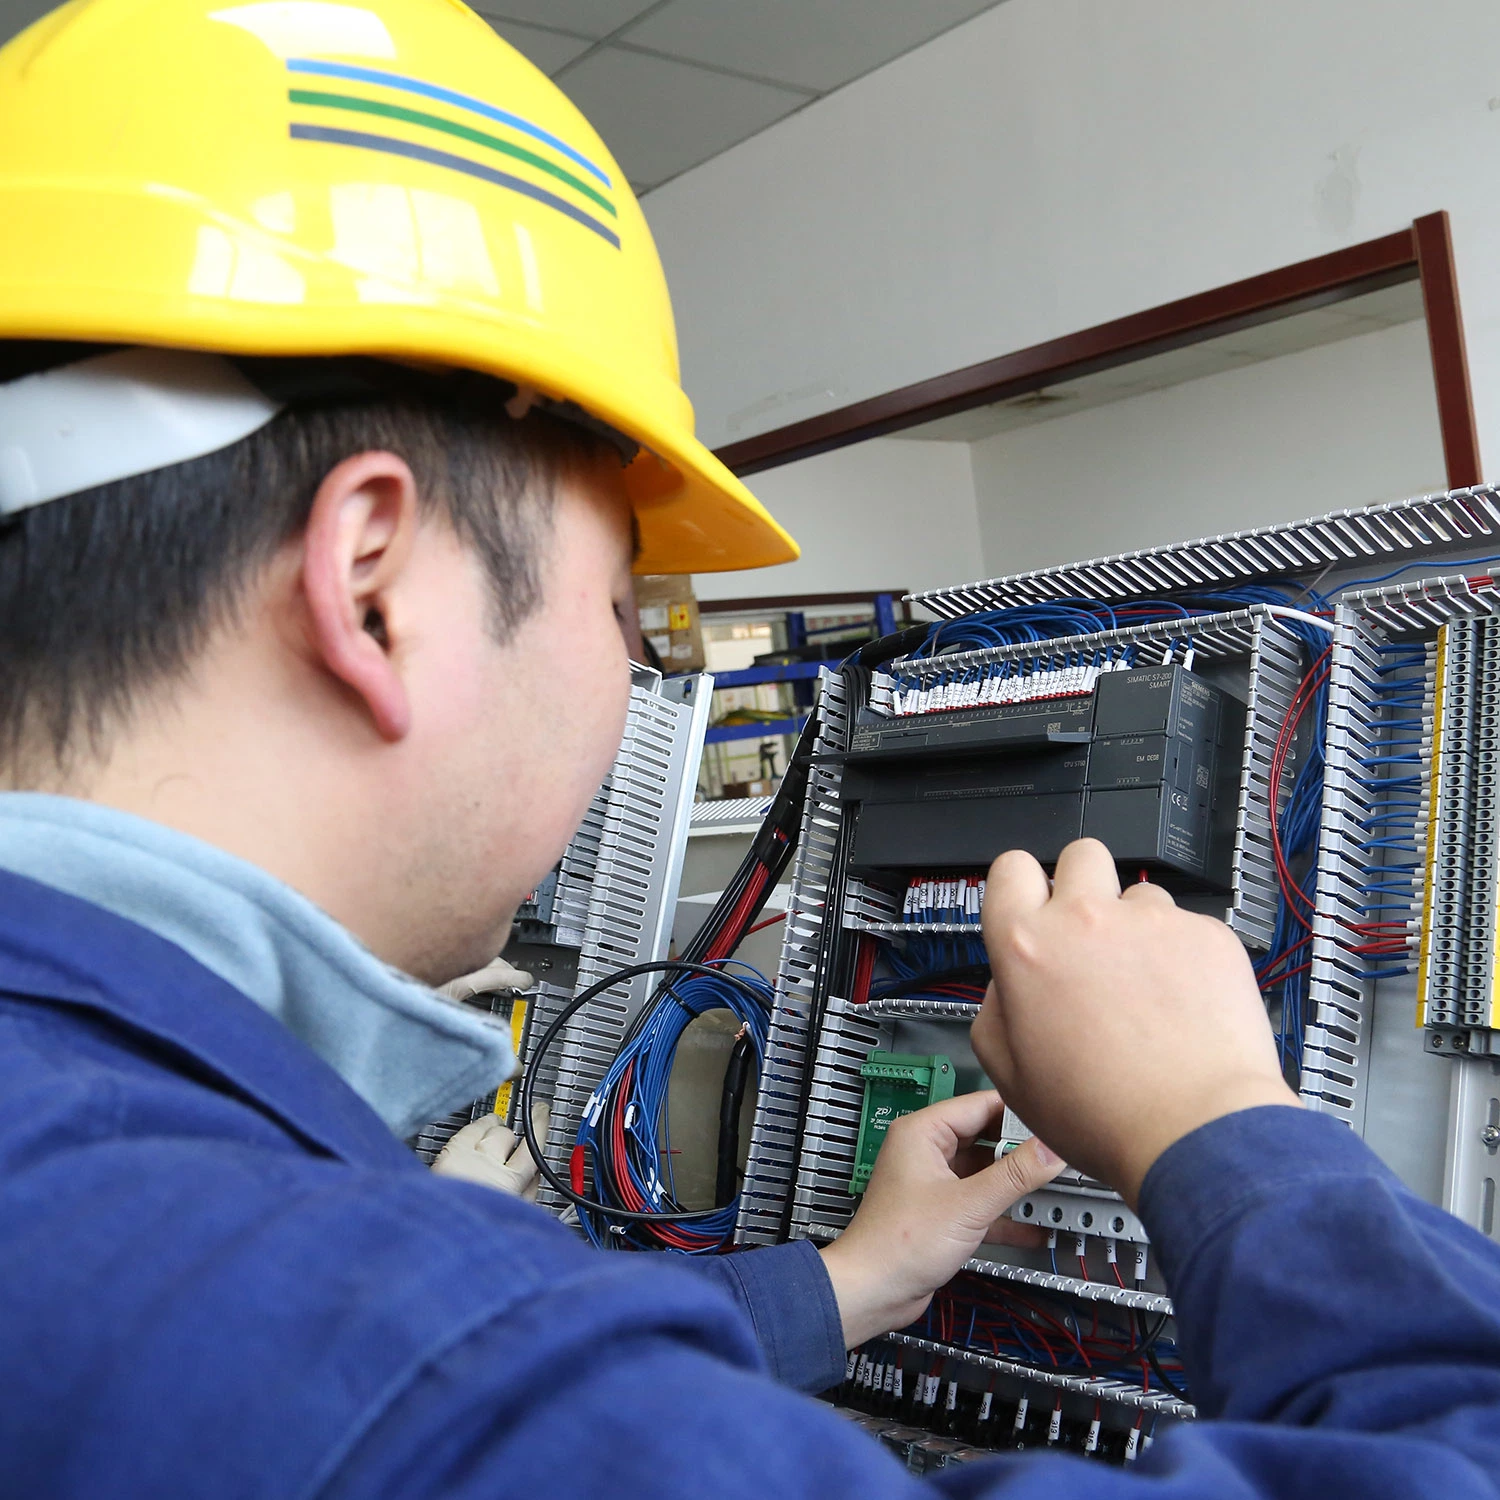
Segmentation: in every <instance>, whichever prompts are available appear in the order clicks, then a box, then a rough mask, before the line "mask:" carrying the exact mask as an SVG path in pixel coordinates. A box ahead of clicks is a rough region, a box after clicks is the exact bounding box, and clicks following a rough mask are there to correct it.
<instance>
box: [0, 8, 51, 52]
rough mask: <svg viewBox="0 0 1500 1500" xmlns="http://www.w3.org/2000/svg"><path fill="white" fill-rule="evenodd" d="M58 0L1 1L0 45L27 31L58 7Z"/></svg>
mask: <svg viewBox="0 0 1500 1500" xmlns="http://www.w3.org/2000/svg"><path fill="white" fill-rule="evenodd" d="M56 3H57V0H0V43H3V42H8V41H9V40H10V39H11V38H12V37H13V36H16V35H18V34H19V33H20V32H22V31H25V30H26V28H27V27H28V26H30V25H31V23H32V22H33V21H39V20H40V19H41V18H42V17H43V16H44V15H46V14H47V12H48V11H49V10H52V9H53V8H54V6H55V5H56Z"/></svg>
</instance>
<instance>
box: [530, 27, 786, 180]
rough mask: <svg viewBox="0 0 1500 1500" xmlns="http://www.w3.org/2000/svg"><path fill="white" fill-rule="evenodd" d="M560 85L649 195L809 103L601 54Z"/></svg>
mask: <svg viewBox="0 0 1500 1500" xmlns="http://www.w3.org/2000/svg"><path fill="white" fill-rule="evenodd" d="M558 82H559V83H560V84H561V85H562V88H563V89H564V91H565V92H566V93H567V94H568V96H569V97H570V98H571V99H572V100H573V102H574V103H575V104H576V105H577V106H578V107H579V109H581V110H582V111H583V112H584V114H585V115H587V116H588V119H589V122H590V124H592V125H593V127H594V129H595V130H597V131H598V132H599V134H600V135H602V136H603V137H604V140H605V142H606V143H607V144H608V146H609V149H610V151H611V152H612V153H613V154H614V157H615V159H616V160H617V161H618V162H619V163H620V165H621V166H622V167H624V168H625V171H626V173H627V174H628V176H629V177H630V180H631V181H632V182H633V183H636V184H638V185H639V186H641V187H654V186H655V185H656V184H657V183H660V182H665V181H666V180H667V178H669V177H675V176H676V175H677V174H678V173H679V172H685V171H687V169H688V168H689V167H695V166H697V165H698V163H699V162H701V161H706V160H707V159H708V158H709V157H710V156H717V155H718V153H719V152H720V151H725V150H727V149H728V148H729V147H730V146H732V145H734V144H735V143H736V142H737V141H742V140H744V139H745V137H746V136H748V135H753V134H754V133H755V132H756V131H757V130H762V129H764V128H765V127H766V126H767V125H769V124H771V123H772V122H773V121H775V120H779V119H780V118H781V117H782V116H783V115H787V114H790V113H791V112H792V110H794V109H797V108H798V107H800V106H801V105H803V104H805V103H806V102H807V95H806V94H803V93H798V92H794V91H793V90H790V89H783V88H776V87H774V86H772V85H769V84H762V83H752V82H750V81H748V80H746V79H743V78H731V77H729V76H727V75H726V74H723V73H710V72H706V71H705V70H704V69H702V68H695V67H691V66H689V65H688V64H686V63H678V62H672V61H671V60H670V59H667V58H660V57H652V56H649V55H648V54H646V53H642V52H622V51H620V50H618V49H617V48H614V47H601V48H600V49H599V50H598V51H597V52H593V53H590V54H589V55H588V56H587V57H585V58H584V59H583V60H582V61H581V62H579V63H577V64H575V65H574V66H573V67H570V68H568V69H567V70H566V72H564V74H563V75H562V77H561V78H559V79H558Z"/></svg>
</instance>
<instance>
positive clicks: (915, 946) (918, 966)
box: [854, 934, 990, 1004]
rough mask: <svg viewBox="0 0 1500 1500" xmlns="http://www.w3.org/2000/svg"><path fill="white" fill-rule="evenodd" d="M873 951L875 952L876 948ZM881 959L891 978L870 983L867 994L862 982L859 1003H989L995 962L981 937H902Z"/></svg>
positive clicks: (890, 944) (856, 992)
mask: <svg viewBox="0 0 1500 1500" xmlns="http://www.w3.org/2000/svg"><path fill="white" fill-rule="evenodd" d="M872 951H873V949H872ZM879 956H880V959H881V961H882V963H883V964H884V966H885V968H886V970H887V971H888V977H885V978H881V979H874V978H873V976H872V977H871V980H870V981H868V982H867V984H866V988H865V990H864V992H863V993H862V992H861V991H860V990H859V988H858V985H857V982H856V991H855V996H854V998H855V1002H856V1004H860V1003H863V1002H864V1001H865V1000H893V999H897V998H900V999H903V1000H967V1001H972V1002H973V1003H975V1004H977V1003H978V1002H980V1001H981V1000H983V999H984V991H985V987H986V985H988V983H989V977H990V961H989V955H988V954H987V953H986V952H985V948H984V942H983V940H982V939H981V938H979V937H977V936H976V937H958V936H954V937H933V936H927V935H925V934H924V935H921V936H918V935H916V934H913V935H912V936H911V937H905V938H902V939H901V940H900V941H899V942H892V943H887V944H885V945H884V946H883V948H882V949H881V951H880V955H879Z"/></svg>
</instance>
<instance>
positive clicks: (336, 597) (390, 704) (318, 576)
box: [302, 452, 418, 741]
mask: <svg viewBox="0 0 1500 1500" xmlns="http://www.w3.org/2000/svg"><path fill="white" fill-rule="evenodd" d="M417 522H418V515H417V483H416V480H415V479H414V478H413V477H412V472H411V469H410V468H408V467H407V465H406V463H405V461H404V460H402V459H400V458H398V457H397V456H396V455H395V454H394V453H382V452H371V453H358V454H355V455H354V456H353V457H352V458H346V459H345V460H344V461H343V462H342V463H341V464H339V465H338V467H337V468H334V469H331V470H330V471H329V472H328V474H327V476H326V477H325V478H324V480H323V482H322V484H320V485H319V486H318V492H317V494H316V495H315V496H314V497H313V503H312V511H311V513H310V514H309V516H308V519H307V530H306V532H305V534H304V536H303V542H302V592H303V595H304V598H305V601H306V605H307V613H308V628H309V640H308V645H309V646H310V648H311V650H312V652H313V654H314V656H315V657H316V658H317V659H319V660H320V661H321V662H322V664H323V665H324V667H326V668H327V670H328V671H329V672H331V673H332V674H333V675H334V676H335V677H337V678H338V679H339V680H340V681H341V682H343V683H344V684H345V685H346V686H347V687H349V688H351V689H352V690H353V691H354V692H355V693H357V694H358V695H359V697H360V698H361V699H362V700H363V701H364V704H365V706H366V708H368V710H369V712H370V717H371V719H372V720H373V721H374V724H375V728H376V730H377V731H378V733H379V734H380V735H381V737H382V738H383V739H386V740H390V741H396V740H400V739H403V738H405V736H406V734H407V732H408V731H409V730H410V728H411V703H410V700H409V698H408V696H407V692H406V684H405V682H404V681H403V680H402V676H401V673H400V671H399V670H398V668H397V658H398V656H399V652H400V649H401V645H402V640H401V634H400V631H399V630H398V629H397V628H396V624H395V622H393V620H392V618H391V601H392V592H393V589H394V586H395V584H396V582H397V581H398V580H399V579H400V577H401V575H402V573H403V571H404V570H405V568H406V567H407V565H408V563H409V562H410V560H411V555H412V548H413V544H414V543H415V540H416V531H417Z"/></svg>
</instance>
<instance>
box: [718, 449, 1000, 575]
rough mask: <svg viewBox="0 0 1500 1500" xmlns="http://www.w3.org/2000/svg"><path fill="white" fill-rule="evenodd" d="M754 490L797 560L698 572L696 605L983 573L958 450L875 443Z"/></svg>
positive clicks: (969, 480)
mask: <svg viewBox="0 0 1500 1500" xmlns="http://www.w3.org/2000/svg"><path fill="white" fill-rule="evenodd" d="M754 486H755V492H756V494H757V495H758V496H759V497H760V499H761V500H763V501H764V502H765V504H766V505H767V506H768V507H769V508H770V510H771V513H772V514H773V515H774V516H775V517H776V518H777V520H779V521H780V522H781V523H782V525H784V526H785V527H786V528H787V530H789V531H790V532H791V533H792V535H793V536H794V537H796V538H797V540H798V542H800V543H801V545H802V556H801V557H800V558H799V559H798V560H797V561H796V562H794V563H786V564H784V565H783V566H781V567H778V568H759V569H757V570H756V571H755V572H752V573H700V574H698V575H697V576H696V577H695V578H694V580H693V584H694V588H695V590H696V592H697V595H698V597H699V598H700V599H742V598H749V597H757V598H768V597H771V596H774V595H778V594H835V593H838V594H842V593H849V592H852V591H854V590H859V589H872V590H873V589H889V588H903V589H925V588H938V587H940V586H941V585H943V584H945V583H952V582H953V581H954V579H955V578H969V577H973V576H975V575H977V574H978V573H980V572H982V571H983V567H984V564H983V557H982V554H981V550H980V544H979V524H978V520H977V518H976V515H975V510H974V481H973V475H972V473H971V471H970V467H969V445H968V444H967V443H921V442H914V441H904V440H900V439H895V438H876V439H874V440H872V441H870V442H867V443H859V444H856V445H855V446H853V447H850V448H841V449H839V450H838V451H837V452H835V453H826V454H821V455H820V456H818V457H817V458H806V459H803V460H802V461H801V462H799V463H795V464H784V465H783V466H782V467H781V468H779V469H772V470H770V471H769V472H768V473H765V474H760V475H757V476H756V478H755V481H754Z"/></svg>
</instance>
